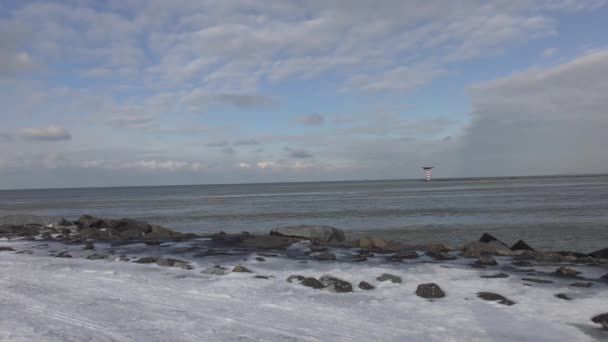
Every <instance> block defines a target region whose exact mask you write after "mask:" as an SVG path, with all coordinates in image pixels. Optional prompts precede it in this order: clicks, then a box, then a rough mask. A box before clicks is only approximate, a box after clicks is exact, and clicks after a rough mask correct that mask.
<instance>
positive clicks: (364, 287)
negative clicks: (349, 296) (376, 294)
mask: <svg viewBox="0 0 608 342" xmlns="http://www.w3.org/2000/svg"><path fill="white" fill-rule="evenodd" d="M359 288H360V289H361V290H366V291H369V290H373V289H375V287H374V286H373V285H371V284H370V283H368V282H366V281H362V282H360V283H359Z"/></svg>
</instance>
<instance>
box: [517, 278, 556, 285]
mask: <svg viewBox="0 0 608 342" xmlns="http://www.w3.org/2000/svg"><path fill="white" fill-rule="evenodd" d="M521 280H523V281H531V282H533V283H540V284H551V283H554V281H553V280H549V279H540V278H521Z"/></svg>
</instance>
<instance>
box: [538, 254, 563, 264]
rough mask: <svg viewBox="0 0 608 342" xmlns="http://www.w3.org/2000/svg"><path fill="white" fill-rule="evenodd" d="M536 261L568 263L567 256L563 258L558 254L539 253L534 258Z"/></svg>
mask: <svg viewBox="0 0 608 342" xmlns="http://www.w3.org/2000/svg"><path fill="white" fill-rule="evenodd" d="M534 259H535V260H536V261H540V262H564V261H568V259H567V256H563V255H561V254H560V253H557V252H538V253H536V255H535V256H534Z"/></svg>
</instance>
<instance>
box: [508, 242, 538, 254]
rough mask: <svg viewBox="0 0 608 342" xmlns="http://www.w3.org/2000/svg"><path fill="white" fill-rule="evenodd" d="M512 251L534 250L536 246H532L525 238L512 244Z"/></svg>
mask: <svg viewBox="0 0 608 342" xmlns="http://www.w3.org/2000/svg"><path fill="white" fill-rule="evenodd" d="M511 250H512V251H533V252H534V248H532V247H530V245H528V244H527V243H526V242H525V241H524V240H519V241H517V242H516V243H515V244H514V245H513V246H511Z"/></svg>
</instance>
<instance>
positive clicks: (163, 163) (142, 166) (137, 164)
mask: <svg viewBox="0 0 608 342" xmlns="http://www.w3.org/2000/svg"><path fill="white" fill-rule="evenodd" d="M80 166H81V167H83V168H87V169H106V170H142V171H168V172H178V171H202V170H205V169H207V166H206V165H205V164H203V163H201V162H191V161H184V160H157V159H144V160H136V161H116V160H103V159H102V160H96V159H92V160H84V161H81V162H80Z"/></svg>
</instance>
